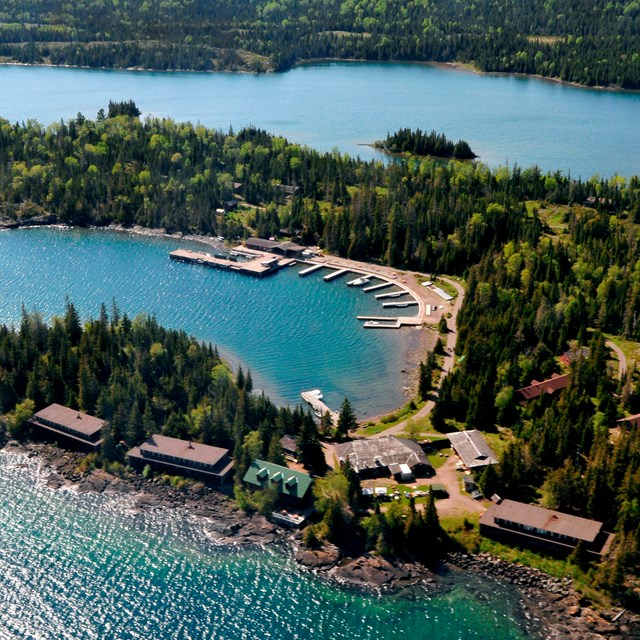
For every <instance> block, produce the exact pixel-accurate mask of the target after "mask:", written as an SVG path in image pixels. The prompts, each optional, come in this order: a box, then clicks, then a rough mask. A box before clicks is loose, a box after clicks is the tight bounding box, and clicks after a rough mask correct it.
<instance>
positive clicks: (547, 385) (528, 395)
mask: <svg viewBox="0 0 640 640" xmlns="http://www.w3.org/2000/svg"><path fill="white" fill-rule="evenodd" d="M569 380H570V375H569V374H568V373H566V374H564V375H559V374H557V373H554V374H553V375H552V376H551V377H550V378H549V379H548V380H543V381H542V382H538V381H537V380H532V381H531V384H530V385H529V386H528V387H522V389H518V390H517V391H516V397H517V398H518V400H519V402H520V404H524V403H525V402H528V401H529V400H535V399H536V398H539V397H540V396H543V395H553V394H554V393H556V391H560V390H562V389H564V388H565V387H567V386H568V385H569Z"/></svg>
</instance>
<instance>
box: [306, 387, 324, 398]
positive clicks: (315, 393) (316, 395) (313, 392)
mask: <svg viewBox="0 0 640 640" xmlns="http://www.w3.org/2000/svg"><path fill="white" fill-rule="evenodd" d="M307 393H308V394H309V395H311V396H313V397H314V398H315V399H316V400H322V398H323V396H322V391H320V389H311V391H307Z"/></svg>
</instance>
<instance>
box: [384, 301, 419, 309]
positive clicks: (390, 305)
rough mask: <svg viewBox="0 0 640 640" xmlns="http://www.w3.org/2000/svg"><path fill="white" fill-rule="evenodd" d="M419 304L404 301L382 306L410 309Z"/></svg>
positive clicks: (387, 303)
mask: <svg viewBox="0 0 640 640" xmlns="http://www.w3.org/2000/svg"><path fill="white" fill-rule="evenodd" d="M417 304H419V303H418V301H417V300H406V301H405V302H383V303H382V306H383V307H385V308H387V307H412V306H414V305H417Z"/></svg>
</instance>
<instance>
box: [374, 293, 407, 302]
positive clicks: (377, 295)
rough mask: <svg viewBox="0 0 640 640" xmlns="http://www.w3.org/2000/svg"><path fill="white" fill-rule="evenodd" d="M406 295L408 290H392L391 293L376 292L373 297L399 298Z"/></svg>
mask: <svg viewBox="0 0 640 640" xmlns="http://www.w3.org/2000/svg"><path fill="white" fill-rule="evenodd" d="M408 295H409V292H408V291H392V292H391V293H377V294H376V296H375V298H376V300H382V299H383V298H400V297H402V296H408Z"/></svg>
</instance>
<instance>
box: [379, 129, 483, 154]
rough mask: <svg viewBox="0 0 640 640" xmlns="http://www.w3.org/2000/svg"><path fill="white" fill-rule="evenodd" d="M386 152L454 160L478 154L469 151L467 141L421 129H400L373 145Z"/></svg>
mask: <svg viewBox="0 0 640 640" xmlns="http://www.w3.org/2000/svg"><path fill="white" fill-rule="evenodd" d="M373 146H374V147H376V148H377V149H382V150H383V151H386V152H387V153H407V154H409V155H414V156H435V157H436V158H455V159H456V160H473V159H474V158H477V157H478V156H477V155H476V154H475V153H473V151H471V147H470V146H469V143H468V142H466V141H465V140H458V142H456V143H454V142H452V141H451V140H448V139H447V138H446V137H445V136H444V135H443V134H442V133H437V132H436V131H431V133H426V132H425V131H422V129H416V130H415V131H414V130H411V129H406V128H405V129H400V130H399V131H396V132H395V133H392V134H390V135H388V136H387V137H386V139H385V140H383V141H381V142H376V143H375V144H374V145H373Z"/></svg>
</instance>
